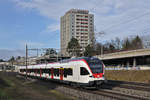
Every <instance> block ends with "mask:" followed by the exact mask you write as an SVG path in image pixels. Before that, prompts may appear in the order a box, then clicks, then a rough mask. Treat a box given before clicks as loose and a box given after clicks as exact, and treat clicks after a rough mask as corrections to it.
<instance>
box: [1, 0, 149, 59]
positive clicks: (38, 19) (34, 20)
mask: <svg viewBox="0 0 150 100" xmlns="http://www.w3.org/2000/svg"><path fill="white" fill-rule="evenodd" d="M71 8H78V9H86V10H89V11H90V13H92V14H94V16H95V27H96V33H97V32H100V31H104V32H105V33H106V35H104V36H103V38H101V37H98V38H97V40H98V41H101V42H102V41H107V40H111V39H114V38H115V37H119V38H121V39H123V38H125V37H129V36H134V35H149V34H150V33H149V31H150V0H82V1H81V0H0V58H4V59H7V58H9V57H10V56H18V55H21V56H23V55H24V50H25V44H26V43H27V44H28V45H29V47H32V48H60V16H62V15H64V13H65V12H66V11H68V10H69V9H71ZM18 50H19V51H20V52H18Z"/></svg>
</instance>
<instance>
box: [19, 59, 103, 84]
mask: <svg viewBox="0 0 150 100" xmlns="http://www.w3.org/2000/svg"><path fill="white" fill-rule="evenodd" d="M104 67H105V66H104V64H103V62H102V61H101V60H99V59H98V58H95V57H80V58H73V59H68V60H62V61H60V62H56V63H48V64H39V65H29V66H27V76H31V77H38V78H44V79H49V80H56V81H59V82H63V83H66V84H70V85H78V86H100V85H101V84H102V83H103V82H104V81H105V77H104ZM19 73H20V74H22V75H26V66H21V67H19Z"/></svg>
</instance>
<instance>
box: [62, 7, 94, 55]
mask: <svg viewBox="0 0 150 100" xmlns="http://www.w3.org/2000/svg"><path fill="white" fill-rule="evenodd" d="M60 28H61V41H60V42H61V43H60V44H61V54H63V55H68V53H67V50H66V49H67V46H68V42H69V41H70V40H71V38H73V37H74V38H76V39H77V40H78V42H79V44H80V46H81V49H82V50H84V48H85V47H86V46H87V45H88V44H91V43H92V42H93V41H94V39H95V38H94V15H93V14H89V11H88V10H80V9H71V10H69V11H68V12H66V13H65V15H64V16H62V17H61V25H60Z"/></svg>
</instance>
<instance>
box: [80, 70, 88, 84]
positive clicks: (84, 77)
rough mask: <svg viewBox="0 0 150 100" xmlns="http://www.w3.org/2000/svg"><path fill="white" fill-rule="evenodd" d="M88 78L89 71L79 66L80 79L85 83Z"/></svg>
mask: <svg viewBox="0 0 150 100" xmlns="http://www.w3.org/2000/svg"><path fill="white" fill-rule="evenodd" d="M88 80H89V72H88V70H87V69H86V68H85V67H80V81H81V82H84V83H87V82H88Z"/></svg>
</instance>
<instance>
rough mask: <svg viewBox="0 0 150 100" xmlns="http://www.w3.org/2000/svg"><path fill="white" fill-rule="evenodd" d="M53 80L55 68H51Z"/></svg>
mask: <svg viewBox="0 0 150 100" xmlns="http://www.w3.org/2000/svg"><path fill="white" fill-rule="evenodd" d="M51 79H54V68H51Z"/></svg>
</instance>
